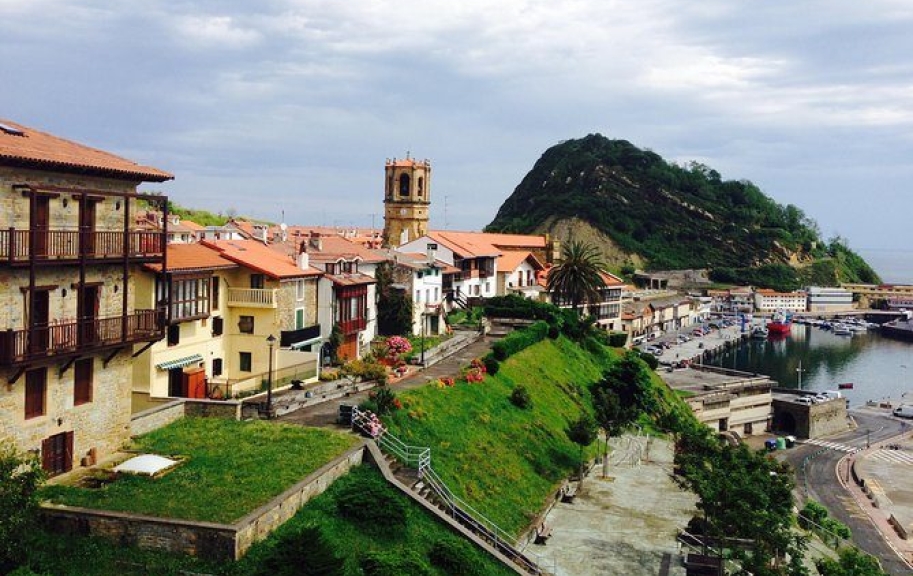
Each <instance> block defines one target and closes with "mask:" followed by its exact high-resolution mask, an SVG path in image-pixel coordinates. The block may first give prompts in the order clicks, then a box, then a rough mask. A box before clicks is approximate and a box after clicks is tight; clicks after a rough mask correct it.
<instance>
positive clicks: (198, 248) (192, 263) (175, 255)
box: [146, 244, 238, 272]
mask: <svg viewBox="0 0 913 576" xmlns="http://www.w3.org/2000/svg"><path fill="white" fill-rule="evenodd" d="M166 257H167V260H168V267H167V270H168V271H169V272H189V271H193V270H221V269H224V268H237V267H238V265H237V264H236V263H234V262H232V261H231V260H226V259H225V258H223V257H222V256H221V254H219V251H218V250H214V249H213V248H210V247H208V246H203V245H201V244H169V245H168V248H167V254H166ZM146 267H147V268H149V269H150V270H154V271H156V272H159V271H161V269H162V265H161V264H158V263H156V264H147V265H146Z"/></svg>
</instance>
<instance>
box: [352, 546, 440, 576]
mask: <svg viewBox="0 0 913 576" xmlns="http://www.w3.org/2000/svg"><path fill="white" fill-rule="evenodd" d="M358 564H359V566H360V567H361V569H362V572H363V573H364V575H365V576H402V575H403V574H408V575H409V576H431V574H432V572H431V570H430V568H429V567H428V564H427V563H426V562H425V561H424V559H423V558H421V557H419V556H418V554H416V553H415V551H414V550H408V549H399V550H375V551H371V552H366V553H365V554H364V556H362V558H361V560H360V561H359V563H358Z"/></svg>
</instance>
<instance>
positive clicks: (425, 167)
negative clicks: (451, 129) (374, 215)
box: [383, 156, 431, 247]
mask: <svg viewBox="0 0 913 576" xmlns="http://www.w3.org/2000/svg"><path fill="white" fill-rule="evenodd" d="M384 172H385V176H386V178H385V186H384V238H383V242H384V245H385V246H392V247H396V246H400V245H402V244H405V243H406V242H411V241H412V240H415V239H416V238H420V237H421V236H424V235H425V234H427V233H428V216H429V214H428V210H429V208H430V205H431V161H430V160H415V159H412V158H409V157H408V156H407V157H406V159H405V160H397V159H393V160H387V165H386V167H385V169H384Z"/></svg>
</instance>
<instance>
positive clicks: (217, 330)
mask: <svg viewBox="0 0 913 576" xmlns="http://www.w3.org/2000/svg"><path fill="white" fill-rule="evenodd" d="M224 324H225V321H224V320H223V319H222V317H221V316H213V318H212V335H213V336H221V335H222V330H223V327H224Z"/></svg>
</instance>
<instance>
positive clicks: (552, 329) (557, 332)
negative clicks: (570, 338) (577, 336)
mask: <svg viewBox="0 0 913 576" xmlns="http://www.w3.org/2000/svg"><path fill="white" fill-rule="evenodd" d="M559 336H561V327H559V326H558V324H549V325H548V337H549V338H551V339H552V340H557V339H558V337H559Z"/></svg>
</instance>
